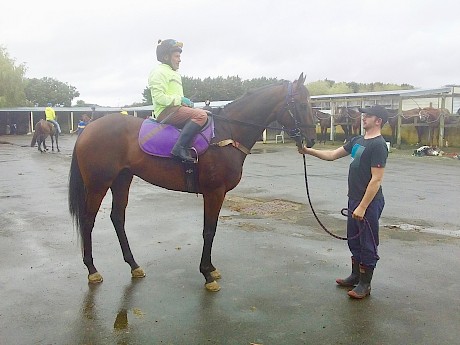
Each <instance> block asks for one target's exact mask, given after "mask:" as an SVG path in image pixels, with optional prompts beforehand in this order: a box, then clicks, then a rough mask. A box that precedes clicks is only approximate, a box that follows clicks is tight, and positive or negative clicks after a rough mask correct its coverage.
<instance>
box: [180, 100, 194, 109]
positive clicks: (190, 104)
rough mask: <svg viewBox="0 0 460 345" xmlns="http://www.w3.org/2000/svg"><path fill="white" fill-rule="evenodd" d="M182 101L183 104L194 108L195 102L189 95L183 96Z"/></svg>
mask: <svg viewBox="0 0 460 345" xmlns="http://www.w3.org/2000/svg"><path fill="white" fill-rule="evenodd" d="M181 103H182V105H185V106H186V107H190V108H193V102H192V101H191V100H190V99H188V98H187V97H182V98H181Z"/></svg>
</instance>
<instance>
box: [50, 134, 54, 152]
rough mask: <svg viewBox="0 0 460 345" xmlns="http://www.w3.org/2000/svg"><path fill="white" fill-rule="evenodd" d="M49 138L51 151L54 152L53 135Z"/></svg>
mask: <svg viewBox="0 0 460 345" xmlns="http://www.w3.org/2000/svg"><path fill="white" fill-rule="evenodd" d="M50 137H51V151H53V152H54V138H53V135H51V136H50Z"/></svg>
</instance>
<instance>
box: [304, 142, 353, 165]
mask: <svg viewBox="0 0 460 345" xmlns="http://www.w3.org/2000/svg"><path fill="white" fill-rule="evenodd" d="M298 151H299V153H302V154H308V155H311V156H314V157H317V158H319V159H322V160H325V161H335V160H336V159H339V158H342V157H345V156H348V155H349V153H348V152H347V151H346V150H345V149H344V148H343V146H340V147H339V148H336V149H335V150H316V149H311V148H308V147H306V146H303V147H302V148H299V150H298Z"/></svg>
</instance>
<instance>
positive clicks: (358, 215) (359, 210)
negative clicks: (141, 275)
mask: <svg viewBox="0 0 460 345" xmlns="http://www.w3.org/2000/svg"><path fill="white" fill-rule="evenodd" d="M365 213H366V209H365V208H364V207H362V206H359V205H358V207H356V208H355V210H354V211H353V214H352V217H353V218H354V219H358V220H363V219H364V214H365Z"/></svg>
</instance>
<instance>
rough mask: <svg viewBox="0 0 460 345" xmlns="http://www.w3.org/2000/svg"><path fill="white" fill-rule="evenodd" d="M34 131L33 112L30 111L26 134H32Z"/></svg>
mask: <svg viewBox="0 0 460 345" xmlns="http://www.w3.org/2000/svg"><path fill="white" fill-rule="evenodd" d="M33 131H34V112H33V111H31V112H30V119H29V133H27V134H32V133H33Z"/></svg>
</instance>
